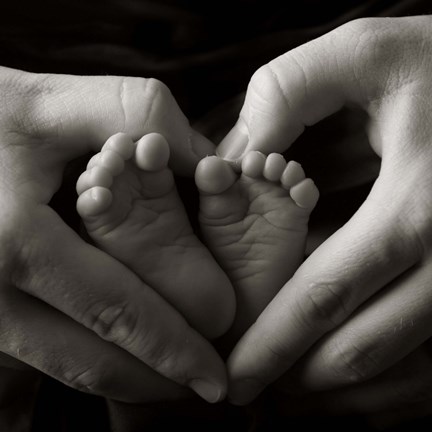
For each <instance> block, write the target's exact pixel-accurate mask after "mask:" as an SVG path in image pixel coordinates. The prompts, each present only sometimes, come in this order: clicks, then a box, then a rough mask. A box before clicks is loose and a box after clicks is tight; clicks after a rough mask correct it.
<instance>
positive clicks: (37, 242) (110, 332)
mask: <svg viewBox="0 0 432 432" xmlns="http://www.w3.org/2000/svg"><path fill="white" fill-rule="evenodd" d="M0 96H1V100H2V104H1V107H0V150H1V158H0V163H1V174H0V191H1V195H0V196H1V206H0V238H1V242H0V244H1V246H0V262H1V269H2V276H1V281H0V317H1V318H0V322H1V332H0V350H1V351H2V352H4V353H6V354H8V355H9V356H11V357H14V358H16V359H18V360H20V361H22V362H24V363H27V364H28V365H30V366H32V367H34V368H36V369H38V370H40V371H43V372H45V373H46V374H48V375H51V376H52V377H54V378H56V379H58V380H60V381H62V382H64V383H66V384H67V385H69V386H71V387H74V388H76V389H80V390H83V391H87V392H90V393H93V394H100V395H103V396H105V397H109V398H113V399H119V400H123V401H129V402H140V401H145V400H149V399H158V398H162V397H163V398H165V397H176V396H178V395H179V394H181V393H183V389H182V388H181V387H180V386H178V385H175V384H174V383H172V382H171V380H172V381H174V382H176V383H178V384H181V385H183V386H189V387H191V388H192V389H194V390H195V391H196V392H197V393H199V394H201V396H202V397H204V398H205V399H207V400H209V401H216V400H218V399H219V398H221V397H223V395H224V392H225V391H226V377H225V367H224V365H223V362H222V361H221V360H220V358H219V357H218V355H217V354H216V352H215V351H214V349H213V348H212V346H211V345H210V343H208V342H207V341H206V340H205V339H204V338H203V337H202V336H201V335H199V334H198V333H197V332H196V331H194V330H193V329H192V328H191V327H189V325H188V324H187V322H186V320H185V319H184V318H183V317H182V316H181V315H180V314H179V313H177V311H176V310H174V309H173V307H171V306H170V305H169V304H168V303H167V302H165V301H164V300H163V299H162V298H161V297H160V296H159V295H157V294H156V293H155V292H154V291H153V290H152V289H151V288H150V287H148V286H146V285H145V284H144V283H143V282H142V281H140V280H139V279H138V278H137V277H136V276H135V275H134V274H133V273H132V272H130V271H129V270H128V269H126V268H125V267H124V266H123V265H122V264H120V263H119V262H117V261H116V260H114V259H113V258H112V257H110V256H108V255H106V254H105V253H103V252H101V251H100V250H98V249H96V248H95V247H93V246H91V245H89V244H87V243H85V242H84V241H83V240H82V239H81V238H80V237H79V236H78V235H77V234H76V233H75V232H74V231H73V230H72V229H70V228H69V227H68V226H66V224H65V223H64V222H63V221H62V220H61V219H60V217H59V216H58V215H57V214H56V213H55V212H54V211H53V210H52V209H51V208H50V207H49V206H48V203H49V201H50V199H51V197H52V196H53V194H54V193H55V192H56V190H57V189H58V188H59V186H60V184H61V181H62V174H63V170H64V167H65V165H66V164H67V162H69V161H71V160H73V159H75V158H77V157H78V156H80V155H85V154H87V153H89V152H91V151H97V150H99V149H100V147H101V146H102V144H103V142H104V140H105V139H106V138H108V136H110V135H112V134H113V133H116V132H119V131H124V132H127V133H129V134H130V135H131V136H132V137H133V138H134V139H138V138H139V137H140V136H141V135H143V134H144V133H147V132H149V131H157V132H160V133H162V134H164V135H165V136H166V137H167V139H168V141H169V142H170V143H172V155H173V157H172V165H173V167H174V169H176V170H177V172H180V173H183V174H192V173H193V171H194V168H195V165H196V163H197V161H198V160H200V158H201V157H202V156H203V155H206V154H209V153H212V150H213V146H212V145H211V144H210V143H209V142H208V141H207V140H206V139H205V138H203V137H202V136H200V135H199V134H197V133H195V132H194V131H193V130H192V129H191V128H190V126H189V123H188V122H187V120H186V118H185V116H184V115H183V114H182V113H181V111H180V109H179V108H178V106H177V104H176V103H175V101H174V99H173V97H172V95H171V93H170V92H169V91H168V89H167V88H166V87H165V86H164V85H162V84H161V83H160V82H158V81H156V80H153V79H138V78H121V77H74V76H61V75H45V74H44V75H36V74H30V73H25V72H20V71H16V70H11V69H7V68H1V69H0ZM213 308H214V304H212V309H213ZM215 323H216V325H217V324H218V323H217V320H216V322H215ZM161 375H162V376H165V377H167V378H169V380H168V379H164V378H162V376H161Z"/></svg>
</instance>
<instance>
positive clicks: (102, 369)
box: [60, 360, 111, 395]
mask: <svg viewBox="0 0 432 432" xmlns="http://www.w3.org/2000/svg"><path fill="white" fill-rule="evenodd" d="M110 370H111V369H110V364H109V362H108V361H101V360H99V361H98V362H96V363H94V364H92V365H90V366H88V365H86V366H84V367H81V368H79V369H77V368H70V369H68V370H66V371H64V372H63V374H62V375H63V376H62V377H60V380H61V381H62V382H63V383H64V384H66V385H67V386H69V387H71V388H73V389H75V390H79V391H82V392H85V393H91V394H95V395H103V394H106V392H107V391H108V390H109V388H110V382H111V379H110V375H111V374H110V372H109V371H110Z"/></svg>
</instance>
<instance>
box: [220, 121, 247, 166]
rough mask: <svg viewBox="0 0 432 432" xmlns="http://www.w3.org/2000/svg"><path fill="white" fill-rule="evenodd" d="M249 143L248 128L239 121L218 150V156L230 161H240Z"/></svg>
mask: <svg viewBox="0 0 432 432" xmlns="http://www.w3.org/2000/svg"><path fill="white" fill-rule="evenodd" d="M248 143H249V133H248V130H247V127H246V125H245V124H244V122H243V121H242V120H241V119H239V120H238V121H237V123H236V124H235V126H234V127H233V128H232V129H231V130H230V131H229V132H228V134H227V135H226V136H225V138H224V139H223V140H222V141H221V142H220V144H219V145H218V147H217V148H216V155H218V156H219V157H221V158H223V159H226V160H229V161H235V160H238V159H240V158H241V157H242V155H244V154H245V153H246V148H247V145H248Z"/></svg>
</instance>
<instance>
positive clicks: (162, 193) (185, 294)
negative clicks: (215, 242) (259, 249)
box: [77, 133, 235, 337]
mask: <svg viewBox="0 0 432 432" xmlns="http://www.w3.org/2000/svg"><path fill="white" fill-rule="evenodd" d="M169 156H170V150H169V145H168V143H167V141H166V140H165V138H164V137H163V136H162V135H159V134H156V133H151V134H148V135H145V136H143V137H142V138H141V139H140V140H139V141H138V142H137V143H136V144H135V143H133V142H132V140H131V139H130V138H129V137H128V136H127V135H126V134H117V135H114V136H112V137H111V138H109V139H108V141H107V142H106V143H105V144H104V146H103V147H102V149H101V151H100V153H97V154H96V155H95V156H93V158H92V159H91V160H90V161H89V163H88V165H87V170H86V171H85V172H84V173H83V174H82V175H81V176H80V178H79V179H78V182H77V192H78V194H79V197H78V201H77V210H78V213H79V214H80V216H81V217H82V219H83V220H84V223H85V226H86V229H87V232H88V234H89V235H90V237H91V238H92V239H93V241H94V242H95V244H96V245H97V246H98V247H100V248H101V249H102V250H104V251H106V252H107V253H109V254H110V255H112V256H113V257H115V258H117V259H118V260H119V261H121V262H123V263H124V264H125V265H126V266H127V267H129V268H130V269H131V270H132V271H134V272H135V273H136V274H137V275H138V276H139V277H140V278H141V279H142V280H143V281H144V282H146V283H147V284H148V285H150V286H151V287H152V288H153V289H155V290H156V291H158V292H159V293H160V294H161V295H162V296H163V297H164V298H165V299H167V300H168V301H169V302H170V303H171V304H172V305H173V306H174V307H175V308H176V309H177V310H179V312H181V313H182V314H183V315H184V316H185V318H186V319H187V320H188V321H189V322H190V324H191V325H192V326H193V327H194V328H195V329H197V330H198V331H200V332H201V333H202V334H203V335H205V336H206V337H216V336H219V335H220V334H222V333H223V332H224V331H226V329H227V328H228V327H229V326H230V324H231V322H232V318H233V315H234V304H235V303H234V302H235V299H234V292H233V291H232V287H231V284H230V282H229V280H228V278H227V277H226V275H225V274H224V272H223V271H222V270H221V269H220V267H219V266H218V264H217V263H216V262H215V260H214V259H213V257H212V256H211V254H210V253H209V252H208V250H207V249H206V248H205V247H204V246H203V245H202V243H201V242H200V241H199V240H198V238H197V237H196V236H195V235H194V233H193V231H192V228H191V226H190V224H189V220H188V218H187V215H186V212H185V209H184V207H183V204H182V202H181V200H180V198H179V196H178V195H177V191H176V188H175V182H174V177H173V174H172V172H171V170H170V169H169V168H168V167H167V164H168V159H169Z"/></svg>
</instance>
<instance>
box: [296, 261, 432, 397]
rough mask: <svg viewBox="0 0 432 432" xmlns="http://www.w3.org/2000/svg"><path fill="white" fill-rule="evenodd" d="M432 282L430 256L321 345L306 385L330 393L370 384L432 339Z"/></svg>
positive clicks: (306, 369) (307, 365) (305, 371)
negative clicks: (358, 384)
mask: <svg viewBox="0 0 432 432" xmlns="http://www.w3.org/2000/svg"><path fill="white" fill-rule="evenodd" d="M431 280H432V258H429V259H425V260H423V261H422V262H421V264H419V265H417V266H415V267H413V268H412V269H411V270H410V271H409V272H406V273H405V274H404V275H402V276H401V277H399V278H397V279H395V280H394V281H393V282H392V283H391V284H390V285H388V286H387V287H386V289H385V290H384V291H382V292H380V293H379V294H377V295H376V296H375V297H374V298H373V299H372V301H370V302H368V303H366V304H365V305H364V307H362V308H361V309H359V310H358V311H357V313H355V314H354V315H353V316H352V317H351V318H349V319H348V320H346V321H345V322H344V323H343V325H342V326H340V327H338V328H337V329H336V330H335V331H333V332H332V333H330V334H329V335H328V336H327V337H326V338H324V339H323V340H322V341H320V343H319V344H318V345H317V346H316V347H314V349H313V350H312V352H311V353H310V354H309V355H308V356H307V357H306V358H305V359H304V360H303V362H302V365H301V370H302V373H301V374H297V376H298V378H299V379H300V380H301V383H302V387H305V388H308V389H309V390H325V389H328V388H333V387H338V386H343V385H347V384H351V383H354V382H361V381H366V380H369V379H370V378H372V377H374V376H375V375H378V374H379V373H381V372H382V371H384V370H386V369H387V368H389V367H390V366H392V365H393V364H395V363H396V362H398V361H399V360H401V359H402V358H404V357H405V356H407V355H408V354H409V353H410V352H412V351H413V350H415V348H417V347H418V346H420V345H421V344H422V343H423V342H424V341H426V340H427V339H429V337H430V334H431V331H430V328H431V324H432V316H431V314H430V311H431V309H432V293H431V290H430V281H431ZM429 363H430V360H429ZM429 366H430V365H429ZM416 372H418V371H416ZM431 396H432V395H431Z"/></svg>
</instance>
